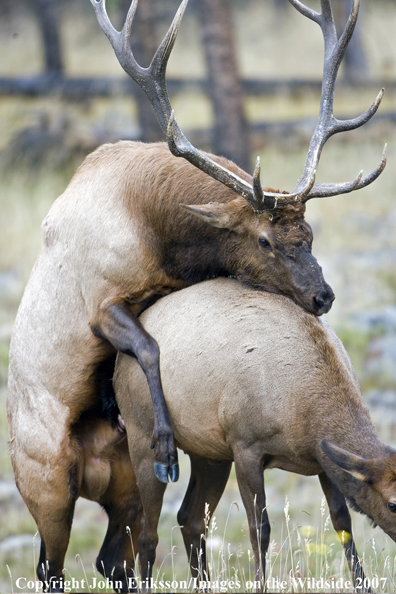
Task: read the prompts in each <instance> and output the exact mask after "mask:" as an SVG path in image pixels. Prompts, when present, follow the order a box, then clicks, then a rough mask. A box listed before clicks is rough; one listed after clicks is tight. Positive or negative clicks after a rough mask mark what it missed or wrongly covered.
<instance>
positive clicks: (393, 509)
mask: <svg viewBox="0 0 396 594" xmlns="http://www.w3.org/2000/svg"><path fill="white" fill-rule="evenodd" d="M388 509H389V511H391V512H392V513H393V514H396V503H391V502H389V503H388Z"/></svg>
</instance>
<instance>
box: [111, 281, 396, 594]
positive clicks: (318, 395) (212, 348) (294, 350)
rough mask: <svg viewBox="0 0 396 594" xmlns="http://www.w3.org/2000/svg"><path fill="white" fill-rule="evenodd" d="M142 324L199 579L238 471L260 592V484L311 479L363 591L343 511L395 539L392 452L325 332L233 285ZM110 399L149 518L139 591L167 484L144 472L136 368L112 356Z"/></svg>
mask: <svg viewBox="0 0 396 594" xmlns="http://www.w3.org/2000/svg"><path fill="white" fill-rule="evenodd" d="M208 303H210V308H208V307H207V304H208ZM142 322H143V324H144V326H145V328H146V329H147V331H148V332H150V331H153V332H154V330H155V334H156V338H157V341H158V344H159V347H160V350H161V377H162V382H163V388H164V394H165V398H166V403H167V406H168V410H169V414H170V417H171V421H172V425H173V428H174V432H175V439H176V443H177V444H178V446H179V447H180V448H182V449H183V450H184V451H185V452H187V453H188V454H189V455H190V457H191V469H192V470H191V478H190V483H189V486H188V489H187V493H186V495H185V498H184V501H183V503H182V506H181V508H180V511H179V514H178V521H179V524H180V525H181V527H182V533H183V538H184V542H185V545H186V549H187V554H188V556H189V557H190V556H191V568H192V571H193V575H194V576H197V573H196V568H199V567H200V563H199V555H198V551H200V550H201V549H202V557H203V568H202V574H201V579H203V580H205V577H204V576H205V572H204V569H205V551H204V544H205V543H204V542H203V541H202V534H204V533H205V503H209V505H210V512H212V513H213V511H214V509H215V507H216V505H217V503H218V501H219V499H220V497H221V495H222V493H223V490H224V488H225V485H226V483H227V479H228V476H229V472H230V468H231V464H232V461H233V460H234V462H235V470H236V476H237V481H238V486H239V490H240V493H241V497H242V500H243V503H244V506H245V509H246V513H247V517H248V525H249V532H250V540H251V545H252V550H253V552H254V558H255V581H257V582H262V583H264V582H265V555H266V551H267V548H268V545H269V538H270V523H269V519H268V514H267V502H266V497H265V491H264V476H263V475H264V471H265V470H267V469H270V468H280V469H283V470H287V471H289V472H294V473H298V474H301V475H306V476H311V475H318V476H319V480H320V484H321V486H322V489H323V491H324V494H325V496H326V499H327V502H328V505H329V508H330V515H331V520H332V523H333V526H334V528H335V530H336V531H337V532H338V533H339V535H340V537H341V540H342V541H343V546H344V549H345V555H346V558H347V561H348V564H349V565H350V568H351V571H352V575H353V576H354V579H355V581H356V582H357V586H358V588H359V589H357V591H366V590H364V589H363V586H364V584H365V582H364V574H363V570H362V567H361V565H360V563H359V559H358V555H357V551H356V546H355V543H354V540H353V536H352V526H351V517H350V514H349V511H348V507H347V504H346V501H348V502H349V503H350V504H351V505H352V506H353V507H354V508H355V509H358V510H359V511H361V512H362V513H364V514H366V515H367V516H368V517H369V518H371V519H372V520H373V521H374V522H375V523H376V524H378V525H379V526H380V527H381V528H382V529H383V530H384V531H385V532H386V533H387V534H388V535H389V536H390V537H391V538H392V539H393V540H394V541H396V451H395V450H394V449H392V448H391V447H388V446H386V445H384V444H383V443H381V442H380V440H379V439H378V437H377V434H376V431H375V428H374V426H373V424H372V422H371V419H370V416H369V412H368V409H367V407H366V405H365V404H364V402H363V399H362V396H361V392H360V388H359V385H358V381H357V379H356V375H355V372H354V370H353V367H352V364H351V362H350V360H349V357H348V355H347V353H346V351H345V349H344V348H343V346H342V343H341V342H340V340H339V339H338V338H337V336H336V335H335V334H334V332H333V331H332V330H331V328H330V326H329V325H328V323H327V322H326V321H325V320H323V319H322V318H317V317H315V316H313V315H312V314H308V313H306V312H305V311H303V310H302V309H301V308H299V307H298V306H296V305H295V304H294V303H293V302H292V301H291V300H290V299H287V298H285V297H283V296H279V295H273V294H269V293H262V294H260V293H258V292H257V291H253V290H252V289H249V288H245V287H243V286H242V285H240V284H239V283H237V282H236V281H235V280H232V279H215V280H211V281H207V282H204V283H200V284H199V285H195V286H193V287H189V288H188V289H185V290H183V291H180V292H178V293H174V294H172V295H169V296H167V297H165V298H164V299H162V300H161V301H159V302H158V303H156V304H155V305H153V307H151V308H150V309H149V310H147V311H146V312H145V313H144V314H143V315H142ZM186 369H188V373H186ZM114 387H115V392H116V396H117V402H118V404H119V407H120V410H121V414H122V417H123V419H124V421H125V424H126V427H127V435H128V442H129V451H130V454H131V459H132V464H133V467H134V469H135V473H136V480H137V485H138V489H139V493H140V498H141V502H142V506H143V509H142V512H141V510H139V516H138V517H137V519H136V521H135V523H134V525H135V526H137V527H138V528H137V530H139V529H140V526H142V532H141V534H140V537H139V560H140V565H141V572H142V574H141V578H142V581H145V580H146V579H148V580H149V578H150V575H151V570H152V567H153V563H154V561H155V549H156V545H157V542H158V536H157V523H158V519H159V514H160V512H161V506H162V498H163V494H164V490H165V488H166V486H165V485H164V484H163V483H160V482H159V481H158V480H156V477H155V475H154V473H153V469H152V457H153V456H152V454H151V452H150V450H149V444H150V438H151V432H152V428H153V422H154V419H153V412H152V406H151V400H150V394H149V391H148V388H147V385H146V382H145V378H144V375H143V373H142V371H141V370H140V368H139V366H138V365H137V364H136V362H134V361H133V360H132V359H131V358H130V357H127V356H125V355H122V354H120V355H119V356H118V359H117V364H116V369H115V374H114ZM141 513H143V523H142V524H141V522H140V514H141ZM342 533H344V534H342ZM194 568H195V569H194ZM198 575H199V574H198ZM207 579H208V578H206V580H205V581H207ZM147 583H149V582H147Z"/></svg>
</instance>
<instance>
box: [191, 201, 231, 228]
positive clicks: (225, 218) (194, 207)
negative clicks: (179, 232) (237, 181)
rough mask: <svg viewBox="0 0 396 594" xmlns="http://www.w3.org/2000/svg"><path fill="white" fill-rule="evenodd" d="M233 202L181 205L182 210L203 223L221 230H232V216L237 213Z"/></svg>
mask: <svg viewBox="0 0 396 594" xmlns="http://www.w3.org/2000/svg"><path fill="white" fill-rule="evenodd" d="M233 202H234V201H232V202H226V203H222V202H209V204H191V205H189V204H180V206H181V207H182V208H185V209H186V210H188V212H189V213H190V214H192V215H194V216H196V217H198V218H199V219H201V221H205V223H209V225H213V227H219V228H220V229H230V228H231V226H232V214H233V212H235V206H234V204H233Z"/></svg>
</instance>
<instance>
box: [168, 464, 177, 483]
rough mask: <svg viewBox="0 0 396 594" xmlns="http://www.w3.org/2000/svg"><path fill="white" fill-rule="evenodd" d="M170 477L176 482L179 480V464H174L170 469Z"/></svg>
mask: <svg viewBox="0 0 396 594" xmlns="http://www.w3.org/2000/svg"><path fill="white" fill-rule="evenodd" d="M169 478H170V480H171V481H172V483H176V482H177V481H178V480H179V465H178V464H177V462H176V464H172V466H171V467H170V469H169Z"/></svg>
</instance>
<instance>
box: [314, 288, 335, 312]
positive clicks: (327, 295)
mask: <svg viewBox="0 0 396 594" xmlns="http://www.w3.org/2000/svg"><path fill="white" fill-rule="evenodd" d="M334 299H335V295H334V293H333V290H332V289H331V287H329V286H328V285H327V287H326V288H325V289H323V290H322V291H320V292H319V293H318V294H317V295H315V297H314V299H313V301H314V308H315V313H316V315H319V316H320V315H322V314H324V313H327V312H328V311H330V309H331V306H332V303H333V301H334Z"/></svg>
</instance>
